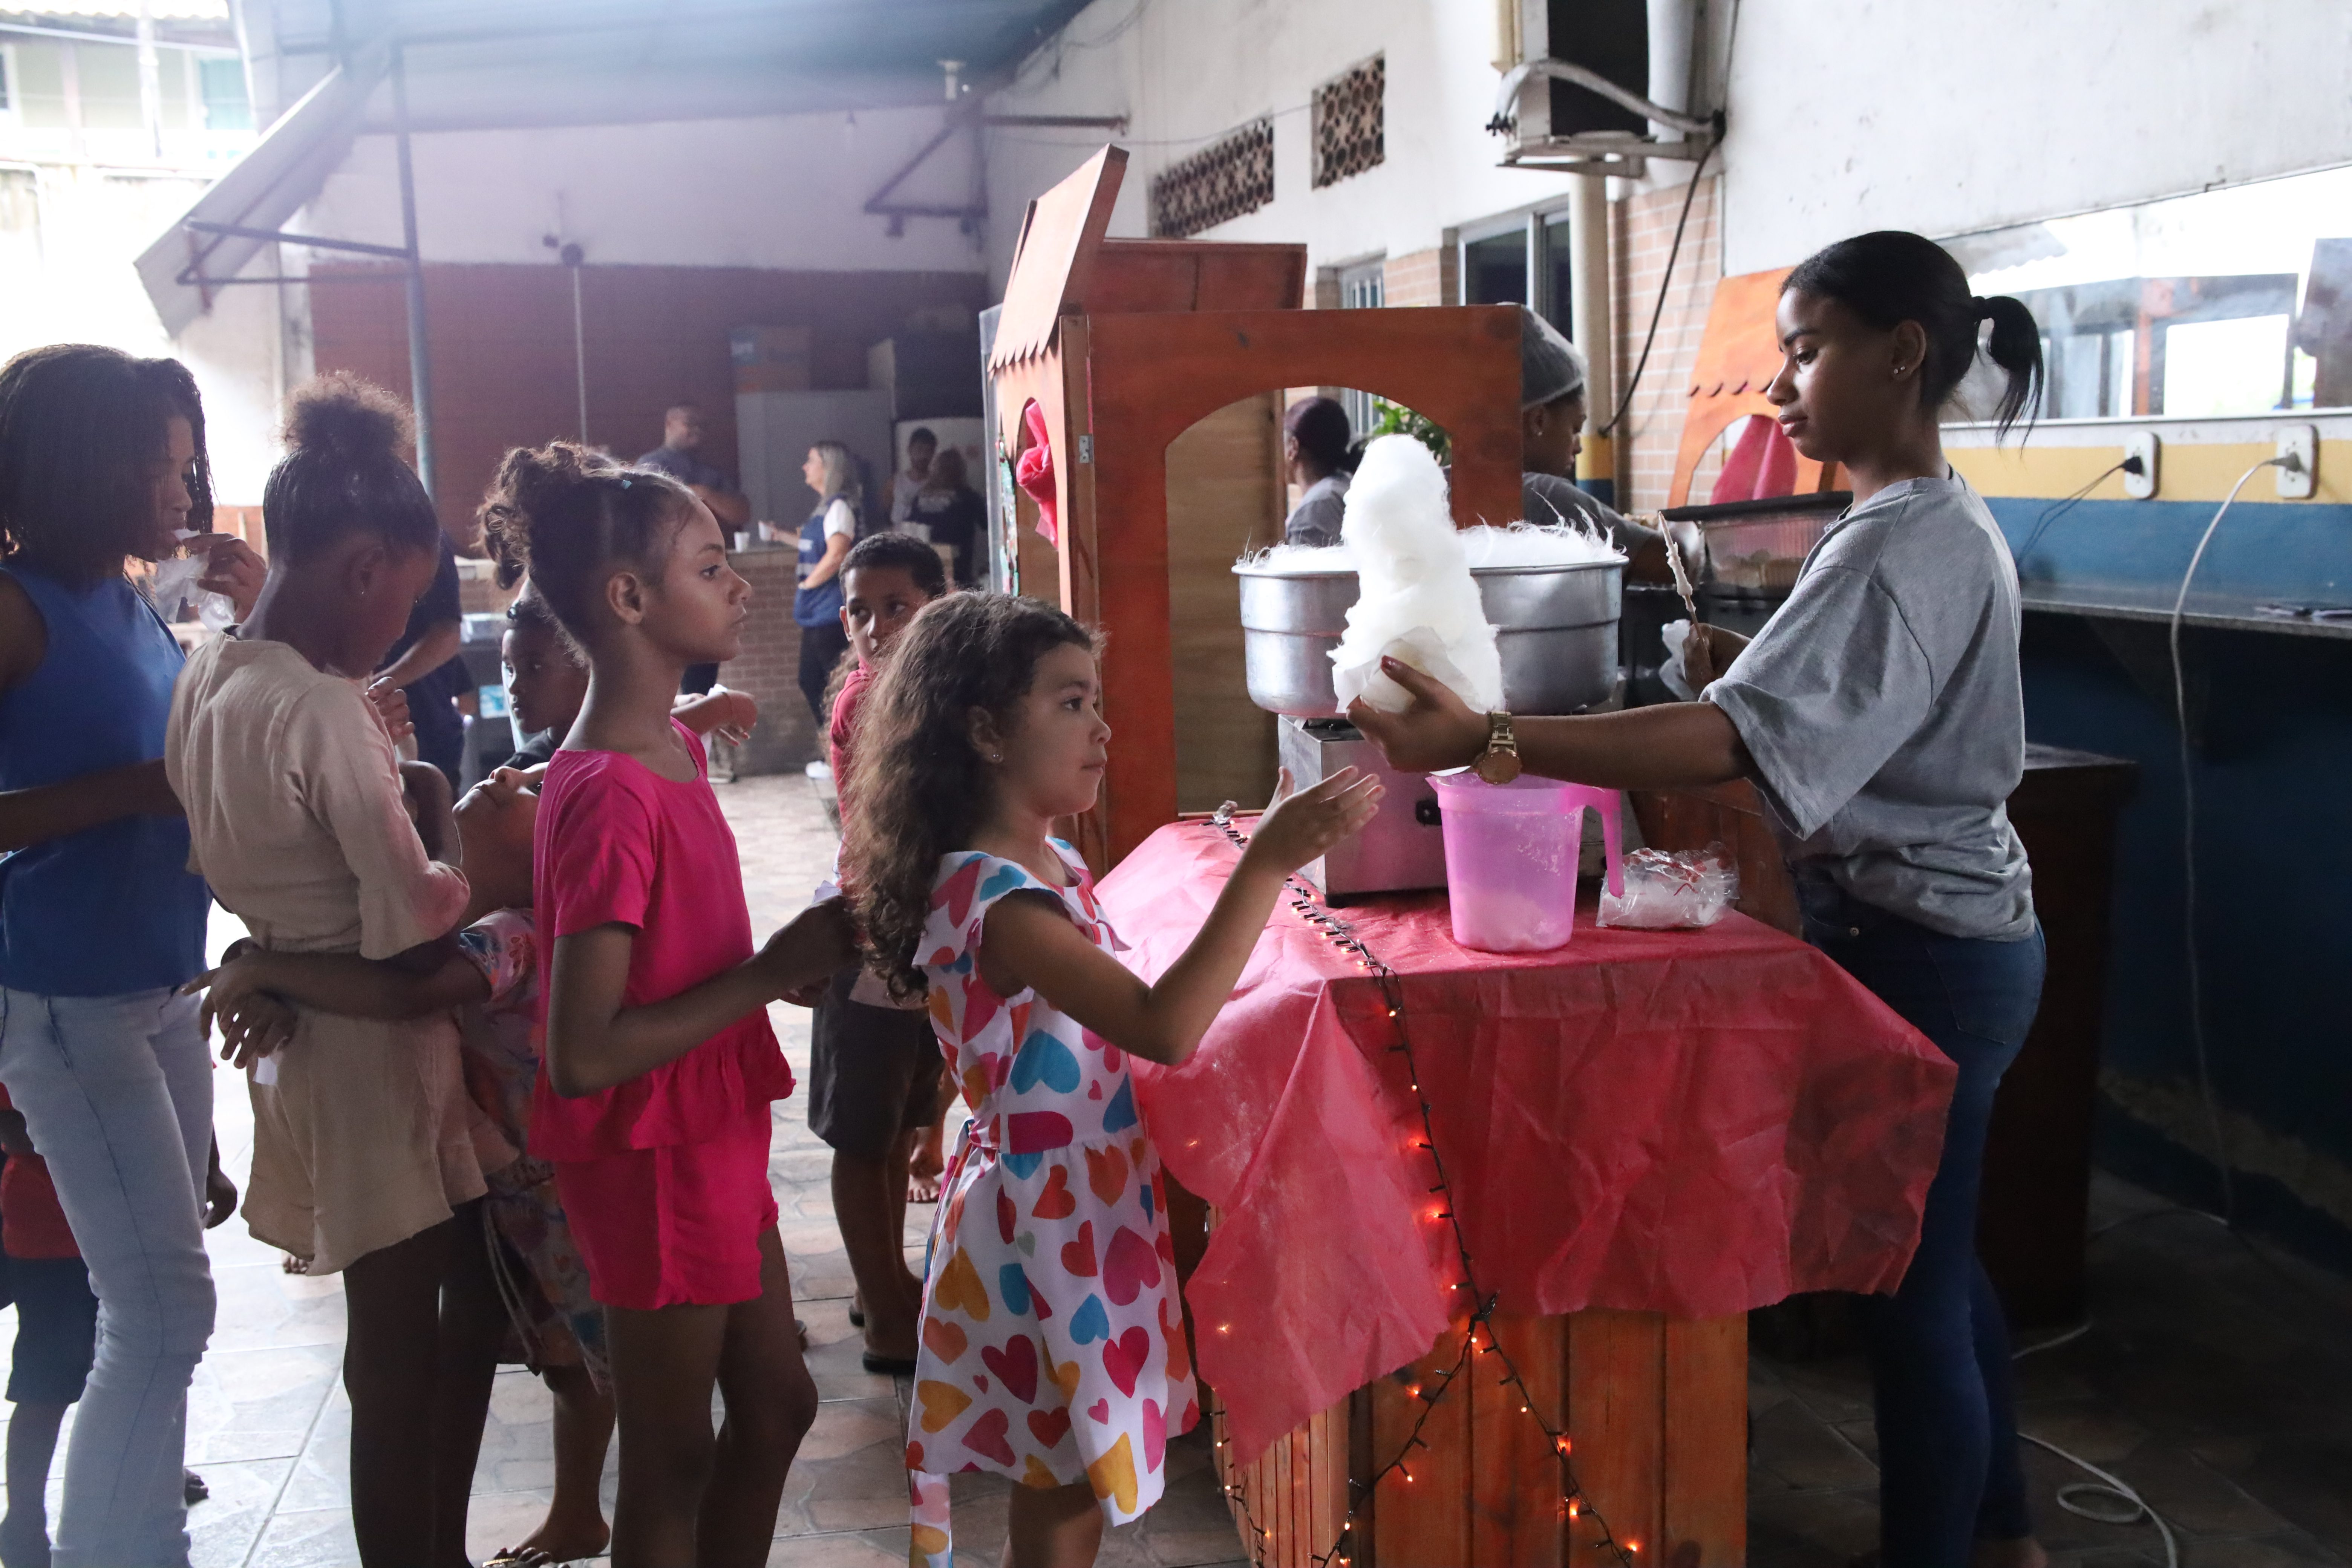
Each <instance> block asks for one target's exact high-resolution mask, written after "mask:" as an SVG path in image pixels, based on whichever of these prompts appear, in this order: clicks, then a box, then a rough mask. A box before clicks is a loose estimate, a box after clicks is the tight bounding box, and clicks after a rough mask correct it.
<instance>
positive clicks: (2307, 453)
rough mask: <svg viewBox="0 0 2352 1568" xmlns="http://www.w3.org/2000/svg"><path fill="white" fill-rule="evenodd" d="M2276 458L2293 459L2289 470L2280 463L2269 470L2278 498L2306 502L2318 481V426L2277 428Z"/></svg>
mask: <svg viewBox="0 0 2352 1568" xmlns="http://www.w3.org/2000/svg"><path fill="white" fill-rule="evenodd" d="M2277 455H2278V456H2279V457H2282V458H2294V467H2292V468H2290V467H2288V466H2287V465H2286V464H2284V463H2282V464H2280V465H2279V466H2278V467H2277V468H2273V469H2272V470H2271V472H2272V473H2273V474H2275V475H2276V476H2277V477H2278V493H2279V496H2280V499H2282V500H2310V499H2311V492H2312V490H2313V489H2314V488H2315V486H2316V485H2317V484H2318V482H2319V427H2318V426H2315V425H2286V426H2280V428H2279V432H2278V452H2277Z"/></svg>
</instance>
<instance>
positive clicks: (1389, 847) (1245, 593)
mask: <svg viewBox="0 0 2352 1568" xmlns="http://www.w3.org/2000/svg"><path fill="white" fill-rule="evenodd" d="M1315 553H1317V554H1329V555H1331V556H1333V557H1335V558H1340V559H1344V552H1337V551H1335V552H1315ZM1624 574H1625V563H1624V562H1623V561H1622V559H1618V558H1615V557H1613V556H1612V557H1611V558H1608V559H1594V560H1584V561H1575V562H1568V563H1556V564H1546V565H1512V566H1474V567H1472V569H1471V576H1472V578H1473V579H1474V580H1475V582H1476V584H1477V585H1478V595H1479V599H1480V602H1481V604H1482V605H1484V606H1485V609H1486V619H1487V620H1488V622H1489V623H1491V624H1492V625H1493V626H1494V627H1495V631H1496V646H1497V647H1498V648H1499V650H1500V652H1501V654H1502V659H1503V702H1504V705H1505V706H1506V707H1507V708H1508V709H1509V710H1511V711H1512V712H1513V713H1514V714H1558V713H1574V712H1577V711H1578V710H1581V709H1585V708H1589V707H1591V705H1592V704H1594V703H1596V702H1600V701H1602V700H1606V699H1607V698H1608V697H1609V695H1610V693H1611V692H1612V689H1614V688H1615V686H1616V683H1617V620H1618V616H1619V613H1620V606H1621V605H1622V595H1623V583H1624ZM1234 575H1235V576H1237V577H1239V578H1240V579H1241V608H1242V628H1243V632H1244V658H1245V660H1246V672H1247V679H1248V682H1249V694H1250V700H1251V701H1253V702H1255V703H1256V704H1257V705H1258V706H1259V707H1261V708H1264V709H1265V710H1268V711H1269V712H1273V713H1278V714H1280V715H1282V726H1281V733H1280V736H1279V752H1280V755H1281V759H1282V765H1283V766H1284V767H1286V768H1287V769H1288V770H1290V775H1291V777H1292V779H1293V780H1295V781H1296V782H1297V784H1298V785H1299V786H1300V787H1302V788H1303V787H1305V786H1307V785H1308V784H1315V783H1318V782H1319V781H1321V780H1323V779H1325V778H1328V777H1329V776H1330V775H1331V774H1333V773H1338V772H1339V770H1340V769H1342V768H1348V767H1354V768H1361V769H1363V770H1364V771H1366V772H1368V773H1377V774H1379V775H1380V776H1381V780H1382V782H1383V783H1384V784H1386V785H1387V786H1388V798H1387V799H1386V800H1385V801H1383V802H1382V803H1381V812H1380V815H1379V816H1376V817H1374V818H1373V819H1372V823H1371V826H1369V827H1367V828H1366V829H1365V830H1364V831H1363V832H1362V833H1360V834H1359V835H1357V836H1356V837H1354V838H1351V839H1349V840H1348V841H1347V842H1345V843H1343V844H1341V845H1339V846H1338V847H1335V848H1334V849H1333V850H1332V851H1331V853H1330V854H1329V855H1328V856H1327V857H1325V858H1323V859H1322V860H1319V861H1317V862H1315V863H1314V864H1312V865H1309V866H1308V867H1307V868H1306V875H1307V878H1308V879H1310V880H1311V881H1313V882H1315V883H1316V884H1317V885H1318V887H1320V888H1321V889H1323V891H1324V894H1325V896H1326V897H1327V898H1328V899H1330V900H1331V901H1332V902H1334V903H1345V902H1347V901H1349V900H1351V899H1359V898H1365V897H1369V896H1370V895H1372V894H1376V893H1391V892H1402V891H1406V890H1409V889H1417V888H1442V887H1444V886H1445V840H1444V835H1443V833H1441V832H1440V831H1439V816H1438V806H1437V796H1436V793H1435V792H1434V791H1433V790H1432V789H1431V788H1430V785H1429V781H1428V780H1427V779H1426V778H1424V777H1423V776H1422V775H1420V774H1418V773H1393V772H1391V770H1390V769H1389V767H1388V764H1387V763H1385V762H1383V761H1382V760H1381V753H1380V749H1379V748H1378V747H1376V746H1374V745H1373V744H1372V743H1371V742H1370V741H1367V740H1366V739H1364V737H1363V735H1362V733H1361V732H1360V731H1358V730H1357V729H1356V727H1355V726H1354V725H1352V724H1350V723H1349V722H1348V721H1346V720H1345V719H1342V718H1339V716H1338V713H1339V702H1338V700H1337V697H1336V695H1335V694H1334V692H1333V689H1332V662H1331V655H1332V653H1333V651H1334V650H1336V649H1337V648H1338V647H1339V638H1340V635H1341V633H1342V632H1343V631H1344V630H1345V629H1346V626H1347V615H1348V611H1349V607H1350V606H1352V605H1354V604H1355V602H1356V597H1357V582H1356V574H1355V571H1354V570H1353V568H1352V567H1348V566H1344V565H1337V564H1334V565H1328V566H1321V567H1319V568H1318V567H1317V566H1315V565H1314V564H1313V563H1311V562H1308V561H1306V560H1304V559H1302V557H1301V556H1300V555H1299V554H1298V553H1296V552H1275V553H1273V554H1270V555H1269V556H1266V557H1262V558H1259V559H1255V560H1249V561H1244V562H1241V563H1237V564H1236V565H1235V566H1234Z"/></svg>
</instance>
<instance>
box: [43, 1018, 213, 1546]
mask: <svg viewBox="0 0 2352 1568" xmlns="http://www.w3.org/2000/svg"><path fill="white" fill-rule="evenodd" d="M196 1007H197V1003H196V999H195V998H194V997H193V996H178V995H174V994H173V993H171V992H169V991H142V992H134V993H132V994H130V995H127V996H41V995H36V994H31V993H28V992H24V991H10V990H5V989H0V1082H5V1084H6V1085H7V1086H8V1094H9V1098H10V1099H11V1100H14V1101H15V1102H16V1109H17V1110H19V1111H21V1112H23V1113H24V1117H25V1125H26V1130H27V1131H29V1132H30V1133H31V1134H32V1138H33V1146H34V1147H35V1148H37V1149H38V1150H39V1151H40V1152H41V1153H42V1154H43V1155H44V1156H45V1157H46V1158H47V1161H48V1163H49V1174H50V1176H51V1178H52V1179H53V1180H54V1181H55V1182H56V1183H57V1188H58V1201H59V1202H60V1203H61V1204H62V1205H63V1206H64V1208H65V1211H66V1220H67V1223H68V1224H69V1225H71V1226H73V1232H74V1237H75V1239H76V1240H77V1241H79V1243H80V1245H81V1249H82V1259H83V1261H84V1262H85V1263H87V1264H88V1265H89V1282H90V1288H91V1289H93V1290H95V1291H97V1293H98V1300H99V1314H98V1353H97V1358H96V1360H95V1362H94V1363H93V1364H92V1366H91V1368H90V1373H89V1384H88V1386H87V1387H86V1389H85V1390H84V1392H83V1394H82V1401H81V1411H80V1413H79V1415H77V1416H76V1417H75V1420H74V1429H73V1441H72V1443H71V1445H70V1446H69V1447H68V1449H67V1452H66V1478H65V1501H64V1506H63V1507H62V1508H61V1509H60V1510H59V1511H58V1522H57V1547H56V1552H55V1556H54V1559H53V1560H54V1561H55V1562H56V1563H57V1564H58V1568H146V1565H148V1564H166V1565H172V1564H184V1563H186V1562H187V1561H188V1536H187V1505H186V1502H185V1501H184V1480H183V1477H182V1471H181V1464H182V1454H183V1450H184V1447H185V1446H186V1436H187V1424H188V1384H189V1381H190V1379H191V1378H193V1377H194V1375H195V1370H196V1361H197V1358H198V1357H200V1356H202V1355H203V1354H204V1350H205V1341H206V1340H208V1339H209V1338H211V1336H212V1331H213V1279H212V1269H211V1267H210V1265H209V1264H208V1263H207V1261H206V1260H205V1231H204V1220H203V1215H202V1211H201V1205H202V1202H203V1194H204V1185H205V1164H206V1158H207V1155H208V1154H209V1152H210V1149H211V1144H212V1124H213V1077H212V1062H211V1061H210V1059H209V1058H207V1057H206V1055H205V1037H204V1031H203V1029H202V1027H201V1026H200V1025H199V1023H198V1020H197V1016H196Z"/></svg>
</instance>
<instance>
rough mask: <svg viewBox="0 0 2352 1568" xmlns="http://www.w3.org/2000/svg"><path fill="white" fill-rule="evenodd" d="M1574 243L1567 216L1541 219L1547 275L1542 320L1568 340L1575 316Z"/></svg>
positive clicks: (1559, 214) (1573, 331) (1574, 332)
mask: <svg viewBox="0 0 2352 1568" xmlns="http://www.w3.org/2000/svg"><path fill="white" fill-rule="evenodd" d="M1575 258H1576V242H1575V239H1574V238H1573V237H1572V236H1571V234H1570V228H1569V221H1568V215H1567V214H1565V213H1556V214H1554V215H1552V216H1549V217H1548V218H1546V219H1545V220H1544V270H1545V271H1546V272H1547V273H1548V274H1549V277H1548V278H1547V279H1546V282H1547V285H1548V288H1547V290H1546V292H1545V295H1544V302H1543V311H1544V320H1546V321H1549V322H1550V323H1551V324H1552V325H1553V326H1555V327H1558V328H1559V330H1560V331H1561V332H1562V334H1564V335H1565V336H1568V337H1571V338H1572V337H1574V336H1575V335H1576V331H1575V329H1574V328H1573V327H1571V326H1570V324H1569V323H1570V321H1572V320H1573V319H1574V316H1575V313H1576V271H1575Z"/></svg>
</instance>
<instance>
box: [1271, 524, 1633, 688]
mask: <svg viewBox="0 0 2352 1568" xmlns="http://www.w3.org/2000/svg"><path fill="white" fill-rule="evenodd" d="M1470 575H1471V576H1472V577H1473V578H1474V579H1475V580H1476V582H1477V584H1478V597H1479V599H1480V601H1481V603H1482V604H1483V605H1485V606H1486V619H1487V621H1488V622H1489V623H1490V624H1491V625H1492V626H1494V628H1495V634H1496V647H1497V649H1498V650H1499V651H1500V652H1501V654H1502V656H1503V702H1504V705H1505V706H1506V707H1507V708H1508V709H1509V710H1511V711H1512V712H1514V713H1573V712H1575V711H1577V710H1579V709H1582V708H1587V707H1590V706H1591V705H1592V704H1593V703H1595V702H1598V701H1600V700H1601V699H1602V698H1604V697H1607V696H1608V695H1609V693H1610V691H1611V689H1612V688H1613V687H1614V686H1615V685H1616V684H1617V617H1618V613H1619V610H1620V607H1621V605H1622V599H1623V593H1624V583H1625V564H1624V563H1623V562H1622V561H1584V562H1578V563H1574V564H1572V565H1565V566H1486V567H1479V568H1475V569H1474V570H1473V571H1472V572H1471V574H1470ZM1234 576H1236V577H1239V578H1240V579H1241V590H1242V631H1243V634H1244V658H1245V660H1246V668H1247V672H1248V679H1249V694H1250V700H1251V701H1253V702H1255V703H1256V704H1257V705H1258V706H1259V707H1261V708H1264V709H1265V710H1267V711H1269V712H1274V713H1288V714H1292V715H1295V716H1297V717H1298V718H1302V719H1328V718H1329V717H1331V716H1332V715H1334V714H1336V713H1338V712H1339V698H1338V696H1337V695H1336V694H1335V693H1334V692H1333V691H1332V689H1331V655H1332V652H1333V651H1334V650H1335V649H1337V648H1338V647H1339V636H1340V634H1341V633H1342V632H1344V631H1346V630H1347V627H1348V611H1349V608H1350V607H1351V606H1352V605H1354V604H1355V602H1356V595H1357V592H1358V590H1357V585H1356V574H1355V573H1354V572H1353V571H1339V572H1318V573H1314V574H1299V573H1282V572H1271V571H1267V570H1265V569H1264V568H1263V567H1259V566H1255V565H1253V564H1251V563H1248V562H1245V561H1244V562H1241V563H1236V564H1235V565H1234Z"/></svg>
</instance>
